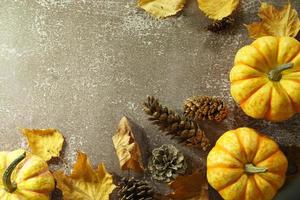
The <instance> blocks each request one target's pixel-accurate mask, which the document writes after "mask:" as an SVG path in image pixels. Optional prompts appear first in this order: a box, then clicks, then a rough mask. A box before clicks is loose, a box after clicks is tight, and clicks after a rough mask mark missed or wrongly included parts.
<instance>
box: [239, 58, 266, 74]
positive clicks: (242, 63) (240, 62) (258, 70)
mask: <svg viewBox="0 0 300 200" xmlns="http://www.w3.org/2000/svg"><path fill="white" fill-rule="evenodd" d="M239 64H240V65H245V66H247V67H250V68H251V69H253V70H255V71H257V72H260V73H262V74H265V73H266V72H264V71H261V70H260V69H256V68H255V67H253V66H251V65H249V64H246V63H244V62H242V61H239V62H236V63H234V65H239Z"/></svg>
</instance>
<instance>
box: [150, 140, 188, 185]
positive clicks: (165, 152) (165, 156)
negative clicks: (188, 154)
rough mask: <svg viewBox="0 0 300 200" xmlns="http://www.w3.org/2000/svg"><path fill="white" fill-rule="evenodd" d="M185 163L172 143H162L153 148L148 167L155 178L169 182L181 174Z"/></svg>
mask: <svg viewBox="0 0 300 200" xmlns="http://www.w3.org/2000/svg"><path fill="white" fill-rule="evenodd" d="M186 168H187V165H186V162H185V159H184V156H183V154H182V153H181V152H180V151H179V150H178V149H176V147H174V146H173V145H166V144H164V145H162V146H161V147H159V148H156V149H153V151H152V157H151V159H150V161H149V163H148V169H149V171H150V173H151V175H152V177H153V178H154V179H155V180H158V181H164V182H167V183H168V182H170V181H171V180H174V179H175V178H176V177H177V176H178V175H183V174H184V173H185V171H186Z"/></svg>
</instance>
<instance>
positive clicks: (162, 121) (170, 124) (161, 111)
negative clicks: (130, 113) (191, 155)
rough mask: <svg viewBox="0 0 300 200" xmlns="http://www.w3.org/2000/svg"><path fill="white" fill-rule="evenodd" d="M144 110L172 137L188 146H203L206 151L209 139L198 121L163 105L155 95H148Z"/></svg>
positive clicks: (154, 122) (150, 118)
mask: <svg viewBox="0 0 300 200" xmlns="http://www.w3.org/2000/svg"><path fill="white" fill-rule="evenodd" d="M144 111H145V113H146V114H148V115H150V117H149V118H148V119H149V120H150V121H152V123H153V124H155V125H157V126H158V127H159V129H160V130H161V131H163V132H166V133H167V135H172V139H174V138H175V139H177V140H178V141H179V142H180V143H184V144H185V145H187V146H193V147H198V148H202V149H203V150H204V151H205V150H206V149H207V148H208V147H209V140H208V138H207V137H206V135H205V133H204V131H203V130H202V129H201V128H200V127H199V126H198V124H197V123H195V122H194V121H193V120H191V119H188V118H186V117H182V116H180V115H178V114H177V113H176V112H174V111H172V110H170V109H168V108H167V107H163V106H162V105H161V104H160V103H159V101H158V99H156V98H155V97H153V96H148V98H147V102H145V103H144Z"/></svg>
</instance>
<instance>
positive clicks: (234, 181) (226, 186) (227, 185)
mask: <svg viewBox="0 0 300 200" xmlns="http://www.w3.org/2000/svg"><path fill="white" fill-rule="evenodd" d="M243 176H247V175H245V174H243V173H241V175H240V176H238V177H237V178H235V179H233V180H231V181H229V182H228V183H226V184H225V185H223V187H221V188H218V189H217V190H218V191H219V192H221V191H222V190H224V189H226V188H228V187H229V186H231V185H233V184H234V183H236V182H238V181H239V180H240V179H241V178H242V177H243ZM247 181H248V180H247Z"/></svg>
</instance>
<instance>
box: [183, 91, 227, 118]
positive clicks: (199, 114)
mask: <svg viewBox="0 0 300 200" xmlns="http://www.w3.org/2000/svg"><path fill="white" fill-rule="evenodd" d="M227 114H228V108H227V106H226V105H225V103H224V102H223V101H222V100H221V99H220V98H217V97H209V96H196V97H191V98H188V99H187V100H186V101H185V103H184V115H185V116H186V117H188V118H191V119H193V120H196V121H200V120H213V121H217V122H220V121H222V120H224V119H225V118H226V117H227Z"/></svg>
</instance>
